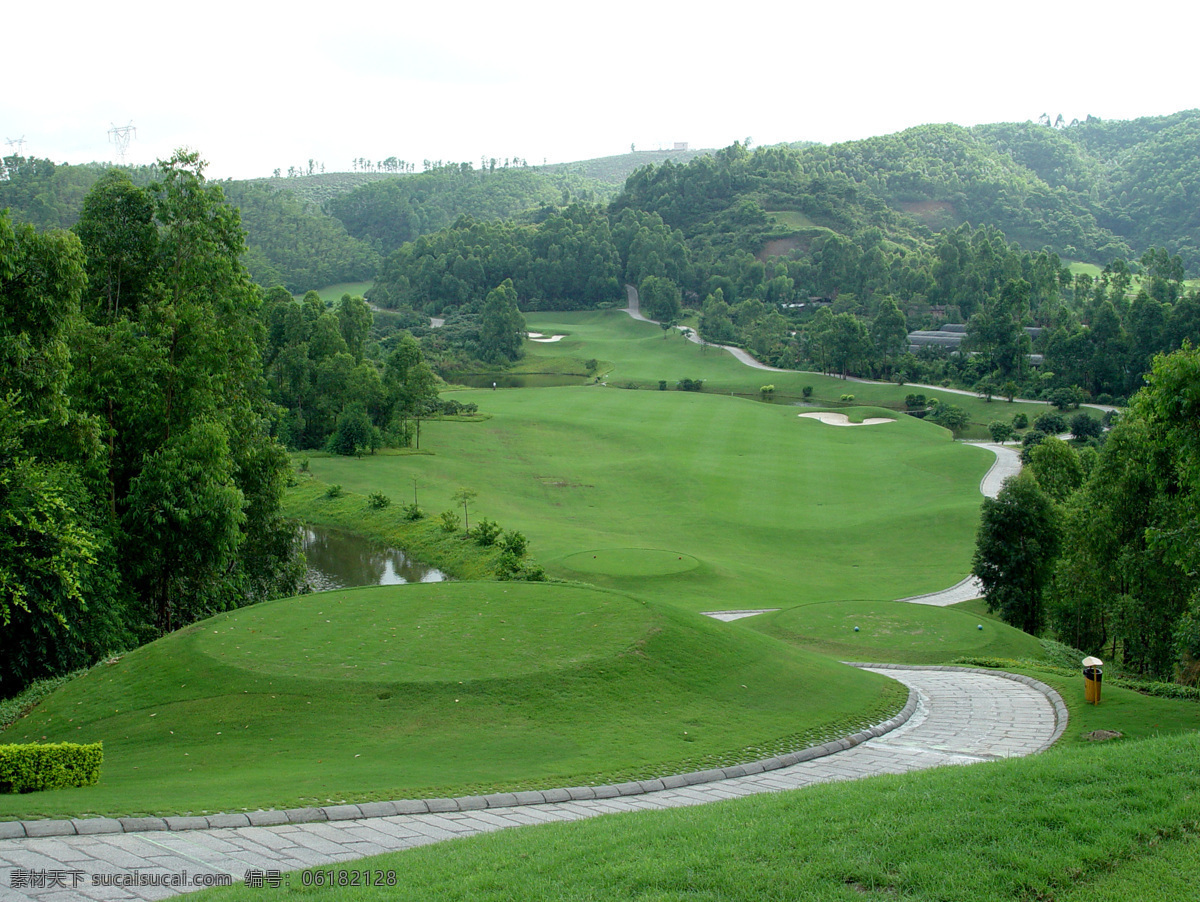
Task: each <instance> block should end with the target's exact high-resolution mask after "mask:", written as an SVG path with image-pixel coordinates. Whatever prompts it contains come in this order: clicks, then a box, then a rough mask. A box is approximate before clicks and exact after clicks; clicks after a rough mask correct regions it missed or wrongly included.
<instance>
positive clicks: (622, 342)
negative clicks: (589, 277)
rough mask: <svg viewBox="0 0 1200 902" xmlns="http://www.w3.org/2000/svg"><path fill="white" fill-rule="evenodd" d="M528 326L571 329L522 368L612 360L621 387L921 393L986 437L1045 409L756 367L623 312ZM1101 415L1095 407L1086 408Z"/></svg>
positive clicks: (790, 394) (779, 399) (817, 397)
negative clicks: (999, 425) (688, 383)
mask: <svg viewBox="0 0 1200 902" xmlns="http://www.w3.org/2000/svg"><path fill="white" fill-rule="evenodd" d="M525 321H526V323H527V324H528V327H529V329H531V330H532V331H536V332H544V333H546V334H547V335H550V334H553V333H555V332H569V333H570V334H569V335H568V336H567V337H566V338H564V339H563V340H562V341H558V342H554V343H553V344H538V343H537V342H526V343H525V351H526V360H525V361H523V363H522V365H523V366H532V365H533V364H530V363H529V362H528V358H529V357H535V358H536V357H561V356H564V355H571V356H575V357H577V358H578V359H580V360H588V359H597V360H601V361H613V363H611V364H609V365H608V366H607V368H606V370H605V373H606V375H605V376H604V378H605V379H606V380H607V382H608V383H609V384H610V385H612V386H616V387H625V386H628V385H634V386H637V387H639V388H642V389H651V390H654V389H656V388H657V387H658V383H659V380H666V382H667V385H668V386H669V387H670V388H672V389H673V388H674V387H675V384H676V383H677V382H678V381H679V380H680V379H684V378H687V379H703V380H704V390H705V391H706V392H710V393H716V394H730V393H734V394H738V395H742V396H745V397H752V398H758V397H759V389H760V388H761V387H762V386H763V385H767V384H770V385H774V386H775V403H776V404H783V403H785V402H788V401H796V400H799V399H800V398H801V395H802V389H803V388H804V387H805V386H812V389H813V400H814V401H817V402H820V403H823V404H835V405H836V404H839V403H840V399H841V396H842V395H846V394H850V395H854V403H856V404H867V405H878V406H882V407H888V408H890V409H892V410H895V411H900V410H903V409H904V396H905V395H907V394H909V393H911V392H914V391H916V392H919V393H921V394H924V395H926V396H927V397H937V398H940V399H942V400H944V401H948V402H950V403H953V404H955V405H957V406H958V407H961V408H963V409H964V410H966V411H967V413H968V414H969V415H970V417H971V424H972V425H971V427H970V428H969V429H968V430H967V432H966V437H967V438H971V439H980V440H989V436H988V432H987V424H988V423H990V422H992V421H993V420H1004V421H1006V422H1007V421H1010V420H1011V419H1012V416H1013V414H1014V413H1017V412H1019V411H1020V412H1024V413H1026V414H1027V415H1028V416H1029V420H1030V422H1032V421H1033V420H1034V419H1036V418H1037V417H1038V416H1039V415H1041V414H1043V413H1045V412H1046V406H1045V405H1044V404H1019V403H1016V404H1010V403H1009V402H1008V401H1005V400H1002V399H994V400H992V401H984V400H983V399H982V398H979V397H976V396H974V395H957V394H952V393H950V392H943V393H940V394H939V392H938V390H937V389H926V388H921V389H914V388H912V387H911V386H904V385H891V384H873V383H865V382H853V381H848V380H843V379H838V378H837V377H835V376H823V375H821V374H819V373H790V372H789V373H774V372H769V371H766V370H757V369H754V368H752V367H749V366H746V365H745V364H744V363H740V362H739V361H737V360H736V359H734V357H733V355H732V354H730V353H729V352H728V351H724V350H720V349H718V348H711V347H709V348H702V347H701V346H700V345H697V344H694V343H692V342H689V341H687V340H686V339H684V338H683V337H682V336H681V335H679V334H678V333H677V332H669V333H665V334H666V337H665V338H664V333H663V330H662V329H660V328H659V327H658V326H657V325H655V324H653V323H644V322H637V321H635V320H633V319H631V318H630V317H629V316H628V315H627V314H625V313H623V312H621V311H619V310H602V311H590V312H575V313H530V314H528V315H527V316H526V317H525ZM1084 412H1090V413H1092V414H1094V415H1095V416H1097V417H1099V416H1100V413H1099V412H1098V411H1089V410H1088V409H1086V408H1085V409H1084Z"/></svg>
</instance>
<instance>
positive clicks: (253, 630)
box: [0, 582, 906, 819]
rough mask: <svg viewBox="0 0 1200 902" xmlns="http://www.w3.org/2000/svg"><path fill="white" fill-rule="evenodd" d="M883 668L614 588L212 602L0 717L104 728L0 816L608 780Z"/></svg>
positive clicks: (759, 749)
mask: <svg viewBox="0 0 1200 902" xmlns="http://www.w3.org/2000/svg"><path fill="white" fill-rule="evenodd" d="M905 698H906V692H905V690H904V689H903V687H901V686H900V685H899V684H898V683H895V682H893V681H891V680H887V679H884V678H882V677H879V676H876V675H874V674H869V673H864V672H862V671H858V670H855V669H853V668H849V667H845V666H843V665H840V664H836V663H834V662H832V661H830V660H829V659H827V658H822V657H820V656H817V655H814V654H811V653H809V652H805V651H802V650H798V649H793V648H789V647H787V646H786V645H784V644H783V643H780V642H776V641H774V640H772V639H768V638H767V637H764V636H760V635H757V634H755V633H752V632H750V631H747V630H736V629H734V630H731V629H729V628H727V627H726V626H725V625H724V624H720V623H717V622H715V621H711V620H708V619H706V618H701V617H696V616H695V615H690V614H685V613H682V612H679V611H676V610H673V609H671V608H663V607H659V606H652V605H648V604H646V603H644V602H641V601H638V600H636V599H633V598H630V597H628V596H625V595H621V594H618V593H614V592H608V591H602V590H597V589H588V588H582V587H577V586H565V585H549V584H531V583H495V582H491V583H466V582H462V583H434V584H415V585H410V586H389V587H379V588H372V589H355V590H349V591H338V592H326V593H319V594H315V595H306V596H301V597H299V598H294V599H282V600H279V601H273V602H266V603H263V604H260V605H256V606H253V607H249V608H244V609H242V610H239V611H235V612H231V613H228V614H222V615H219V616H217V617H214V618H211V619H209V620H206V621H203V622H201V623H198V624H195V625H194V626H192V627H189V628H187V629H185V630H181V631H180V632H178V633H175V634H172V635H170V636H167V637H166V638H164V639H161V640H159V641H157V642H154V643H152V644H151V645H148V646H145V647H143V648H140V649H138V650H137V651H134V652H131V653H129V654H128V655H126V656H124V657H123V658H121V659H120V660H119V661H118V662H117V663H115V664H111V665H107V664H101V665H98V666H97V667H95V668H93V669H92V670H91V671H90V672H88V673H87V674H86V675H84V676H82V677H80V678H78V679H76V680H74V681H72V682H70V683H69V684H67V685H66V686H64V687H63V688H62V689H60V690H59V691H57V692H55V693H54V694H53V695H51V696H50V697H49V698H48V699H47V700H46V701H44V702H43V703H42V704H41V705H40V706H38V707H37V708H36V709H35V710H34V711H33V712H32V713H31V714H29V715H27V716H26V717H24V718H22V719H21V720H19V721H17V723H16V724H14V725H13V726H12V727H11V728H10V729H9V730H7V731H5V733H4V741H5V742H29V741H47V742H56V741H75V742H94V741H97V740H102V741H103V742H104V767H103V771H102V774H101V779H100V782H99V784H98V785H96V786H92V787H87V788H82V789H69V790H56V791H49V792H39V793H33V794H28V795H2V796H0V819H5V818H14V817H44V816H58V817H64V816H65V817H75V816H83V815H87V814H107V815H119V814H140V813H157V814H170V813H180V814H182V813H188V812H191V813H199V812H205V811H207V812H214V811H237V810H245V809H248V808H249V809H254V808H260V807H263V808H266V807H274V808H280V807H288V806H296V805H324V804H329V803H331V802H332V803H336V802H341V801H362V800H370V799H381V798H413V797H421V796H424V797H429V796H441V795H468V794H472V793H476V792H487V791H496V790H500V789H516V788H531V787H533V788H536V787H550V786H568V785H580V784H586V783H608V782H620V781H622V780H626V779H634V778H637V777H642V778H648V777H651V776H661V775H663V774H666V773H677V772H681V771H690V770H699V769H704V768H707V767H713V766H718V765H720V764H727V763H733V762H735V761H745V760H755V759H760V758H765V757H769V756H770V755H773V754H777V753H779V752H781V751H784V750H786V749H788V748H798V747H803V746H805V745H808V744H811V743H812V742H818V741H824V740H826V739H828V738H832V737H833V736H840V735H846V734H847V733H850V732H853V731H854V730H856V729H859V728H861V727H862V726H865V725H866V724H868V723H876V722H878V721H879V720H881V719H884V718H886V717H888V716H890V715H891V714H892V713H894V712H895V711H896V710H898V709H899V708H900V707H901V706H902V705H903V703H904V699H905Z"/></svg>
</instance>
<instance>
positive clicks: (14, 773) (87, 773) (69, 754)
mask: <svg viewBox="0 0 1200 902" xmlns="http://www.w3.org/2000/svg"><path fill="white" fill-rule="evenodd" d="M103 763H104V748H103V745H102V744H101V743H99V742H97V743H93V744H92V745H78V744H76V743H74V742H51V743H44V744H39V743H35V744H31V745H0V792H38V791H40V790H43V789H65V788H67V787H70V786H91V785H93V784H94V783H95V782H96V781H97V780H99V779H100V765H101V764H103Z"/></svg>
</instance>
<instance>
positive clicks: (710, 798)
mask: <svg viewBox="0 0 1200 902" xmlns="http://www.w3.org/2000/svg"><path fill="white" fill-rule="evenodd" d="M859 666H862V667H864V668H865V669H867V670H870V671H872V672H876V673H880V674H884V675H886V676H889V677H891V678H893V679H896V680H899V681H900V682H902V683H904V684H906V685H907V686H908V687H909V690H910V691H909V703H908V705H907V706H906V708H905V712H904V713H905V714H906V715H907V719H903V718H902V717H899V716H898V717H897V718H894V719H893V722H895V721H900V720H903V723H902V724H901V725H899V726H897V727H895V728H894V729H891V730H890V732H886V733H883V734H882V735H879V736H877V737H875V738H870V739H868V740H867V741H864V742H862V743H861V744H859V745H855V746H853V747H851V748H847V749H844V750H842V751H837V752H835V753H833V754H828V755H826V756H825V757H820V758H813V759H812V760H807V761H802V762H799V763H796V764H793V765H791V766H790V767H784V768H781V769H778V770H771V771H765V772H762V773H752V774H748V775H746V776H741V777H735V778H732V779H723V780H715V781H712V782H704V783H697V784H694V785H684V784H683V783H682V778H680V779H679V780H674V781H672V780H671V779H670V778H667V779H666V780H665V781H661V782H667V783H679V784H680V785H677V786H674V787H673V788H667V789H659V790H657V791H650V792H639V793H638V794H635V795H622V794H619V793H618V792H617V791H616V790H619V789H622V788H623V787H596V788H595V789H594V790H589V792H591V793H592V794H594V795H595V796H603V797H598V798H590V799H572V800H570V801H557V802H550V803H543V804H516V803H515V802H516V799H515V798H514V799H513V804H508V805H501V806H497V807H486V808H485V807H482V806H481V805H478V804H476V802H475V801H474V800H465V799H464V800H439V802H440V803H443V804H438V805H436V806H435V805H434V804H433V803H432V802H431V803H429V805H428V807H430V808H431V809H433V810H430V811H429V812H427V813H422V814H396V815H391V816H384V817H359V818H356V819H349V820H330V821H322V822H313V823H281V824H278V825H277V826H259V827H236V828H214V829H204V830H181V831H165V830H156V831H148V832H141V833H100V834H92V835H70V836H44V837H33V836H29V837H24V838H21V839H6V840H0V900H14V902H16V900H27V899H38V900H43V902H93V900H95V902H99V900H124V899H131V900H132V899H163V898H167V897H168V896H174V895H178V894H181V893H184V892H188V891H191V890H194V889H199V888H201V886H203V885H211V881H212V880H213V879H214V877H215V878H216V879H227V878H226V877H225V875H229V876H231V877H232V878H233V880H234V881H240V880H243V879H245V876H246V872H247V871H248V870H251V869H256V870H257V871H259V872H263V873H265V874H266V875H267V876H268V877H269V878H273V877H275V876H278V877H279V879H280V880H281V881H283V882H284V883H289V882H290V884H291V885H293V886H298V885H299V881H300V877H299V875H298V874H292V873H289V872H293V871H298V870H302V869H304V868H309V867H313V866H316V865H324V864H335V863H345V864H346V866H347V868H348V869H352V868H353V867H354V864H353V863H354V862H355V861H357V860H358V859H360V858H363V857H364V856H368V855H377V854H380V853H383V852H390V851H396V850H400V849H408V848H412V847H414V846H422V845H427V844H429V843H434V842H440V841H442V840H447V839H453V838H455V837H460V836H470V835H472V834H476V833H487V832H491V831H493V830H500V829H504V828H507V827H516V826H522V825H530V824H539V823H547V822H560V821H574V820H581V819H583V818H588V817H595V816H597V815H602V814H611V813H618V812H624V811H642V810H661V809H666V808H679V807H683V806H689V805H701V804H705V803H707V802H715V801H720V800H723V799H732V798H737V797H740V796H746V795H754V794H757V793H762V792H779V791H783V790H788V789H799V788H802V787H804V786H810V785H812V784H815V783H826V782H831V781H837V780H854V779H859V778H862V777H869V776H874V775H877V774H902V773H907V772H909V771H915V770H923V769H925V768H930V767H939V766H942V765H946V764H972V763H978V762H983V761H990V760H995V759H997V758H1007V757H1014V756H1021V755H1030V754H1033V753H1036V752H1039V751H1042V750H1043V749H1045V748H1047V747H1048V746H1049V745H1050V744H1051V743H1053V742H1054V741H1055V740H1056V739H1057V738H1058V737H1059V736H1060V735H1061V734H1062V731H1063V729H1065V727H1066V717H1067V714H1066V708H1065V707H1064V706H1063V703H1062V699H1061V698H1059V697H1058V695H1057V693H1055V692H1054V691H1053V690H1052V689H1050V688H1049V687H1046V686H1044V685H1042V684H1040V683H1037V682H1036V681H1034V680H1029V679H1028V678H1025V677H1019V678H1014V677H1010V676H1005V675H1001V674H998V673H995V672H987V671H976V670H971V669H968V668H950V667H948V668H918V667H904V666H903V665H886V664H867V665H859ZM841 742H843V743H844V742H845V740H842V741H841ZM551 794H552V791H547V793H545V794H544V795H551ZM522 795H524V794H522ZM538 795H543V794H538ZM379 804H384V805H391V804H393V803H379ZM396 804H399V803H396ZM421 804H425V803H421ZM364 807H369V806H364ZM317 810H318V811H320V810H321V809H317ZM274 814H282V812H274ZM235 817H243V818H244V817H245V815H238V816H235ZM45 823H46V824H51V823H54V822H45ZM77 823H79V824H85V823H86V822H83V821H80V822H77ZM135 870H136V871H137V872H139V873H140V874H141V875H142V876H143V877H147V876H153V875H173V874H179V873H181V872H184V871H186V872H187V877H186V880H187V881H192V880H193V879H200V880H201V881H207V882H205V883H202V884H199V885H187V886H183V887H170V886H167V887H163V886H141V887H138V888H136V889H133V888H124V887H113V886H95V885H93V884H94V882H95V881H94V877H96V876H97V875H118V876H120V875H124V879H130V878H131V877H132V875H133V872H134V871H135ZM76 875H79V882H80V885H79V886H77V887H72V883H73V882H74V881H75V876H76ZM14 879H15V880H16V882H17V883H24V882H25V881H26V879H28V882H31V883H32V882H37V883H43V884H44V883H46V882H53V883H56V884H57V883H58V882H60V881H61V882H62V883H65V887H64V886H61V885H54V886H37V887H35V886H24V885H22V886H13V883H14ZM101 879H103V878H101ZM110 879H111V878H110ZM160 879H161V876H160Z"/></svg>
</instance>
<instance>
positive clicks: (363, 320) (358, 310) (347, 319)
mask: <svg viewBox="0 0 1200 902" xmlns="http://www.w3.org/2000/svg"><path fill="white" fill-rule="evenodd" d="M337 320H338V325H339V326H340V328H341V333H342V338H343V339H345V341H346V348H347V350H349V352H350V353H351V354H352V355H353V356H354V362H355V363H361V362H362V358H363V351H364V350H365V349H366V346H367V340H368V339H369V338H370V337H371V324H372V323H373V322H374V317H373V315H372V314H371V308H370V307H369V306H367V302H366V301H364V300H363V299H362V298H361V297H357V296H352V295H349V294H344V295H342V299H341V301H339V302H338V306H337Z"/></svg>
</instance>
